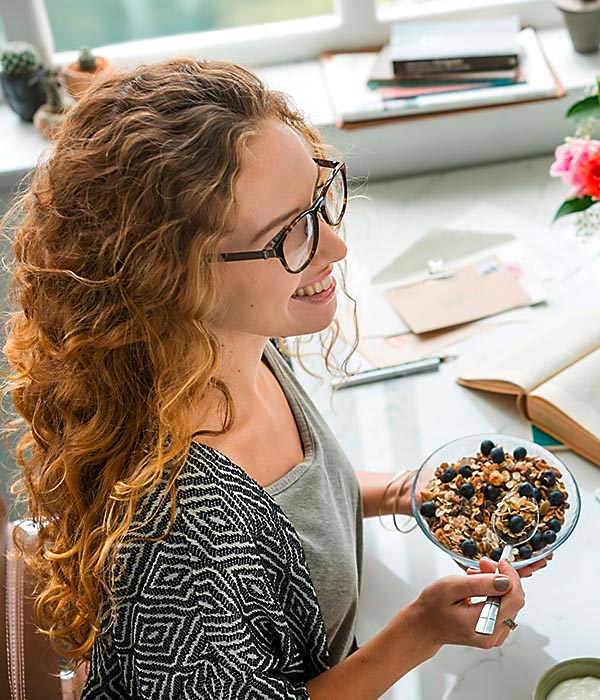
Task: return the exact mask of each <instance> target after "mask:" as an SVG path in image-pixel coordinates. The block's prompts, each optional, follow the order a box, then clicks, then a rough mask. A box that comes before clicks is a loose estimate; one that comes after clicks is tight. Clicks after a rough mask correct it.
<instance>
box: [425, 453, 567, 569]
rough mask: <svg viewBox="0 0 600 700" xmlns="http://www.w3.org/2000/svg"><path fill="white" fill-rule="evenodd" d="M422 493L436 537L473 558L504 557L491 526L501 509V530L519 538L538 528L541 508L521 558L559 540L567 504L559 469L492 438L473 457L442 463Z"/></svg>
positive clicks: (517, 552) (519, 551) (521, 548)
mask: <svg viewBox="0 0 600 700" xmlns="http://www.w3.org/2000/svg"><path fill="white" fill-rule="evenodd" d="M420 495H421V507H420V512H421V515H422V516H423V518H424V519H425V520H426V522H427V524H428V525H429V529H430V531H431V533H432V534H433V536H434V537H435V538H436V539H437V540H438V541H439V542H440V544H442V545H443V546H444V547H446V549H449V550H451V551H452V552H455V553H456V554H460V555H461V556H465V557H468V558H470V559H475V560H477V559H480V558H481V557H483V556H486V557H489V558H491V559H493V560H495V561H497V560H498V559H499V558H500V555H501V553H502V543H501V542H500V540H499V539H498V537H497V535H496V533H495V532H494V530H493V527H492V517H493V515H494V513H495V512H496V511H497V510H498V511H499V514H498V517H497V519H496V527H497V528H499V530H498V531H499V532H502V529H503V528H504V529H505V531H506V532H508V533H509V534H511V535H512V536H513V538H517V539H523V537H522V535H523V532H527V530H528V529H529V531H530V530H531V528H532V523H533V527H534V526H535V521H536V520H537V517H538V512H539V523H538V527H537V531H536V532H535V534H534V535H533V537H531V539H530V540H529V541H528V542H527V543H525V544H522V545H520V546H518V547H515V549H514V551H513V557H514V559H515V560H517V561H518V560H525V559H529V558H530V557H531V556H532V555H533V554H534V553H536V554H537V553H539V552H541V551H542V550H544V548H546V547H548V546H549V545H551V544H552V543H553V542H555V541H556V537H557V533H558V532H559V531H560V529H561V528H562V526H563V525H564V522H565V512H566V510H567V508H569V501H568V498H569V496H568V493H567V491H566V488H565V485H564V483H563V481H562V473H561V472H560V471H559V470H558V469H557V468H556V467H553V466H550V465H549V464H548V463H547V462H546V461H545V460H544V459H543V458H542V457H537V456H532V457H529V456H528V455H527V451H526V450H525V448H524V447H517V448H516V449H515V450H514V452H513V454H510V453H507V452H505V451H504V449H503V448H502V447H501V446H498V447H497V446H495V445H494V444H493V443H492V442H491V441H490V440H484V441H483V443H482V444H481V447H480V451H479V452H478V453H477V454H476V455H475V456H473V457H464V458H462V459H460V460H459V461H457V462H456V463H452V464H448V463H446V462H444V463H443V464H440V466H439V467H438V468H437V469H436V470H435V473H434V476H433V478H432V479H431V480H430V481H429V483H428V484H427V485H426V487H425V488H424V489H422V490H421V493H420ZM503 513H504V515H503ZM521 521H522V523H521ZM528 534H529V533H528Z"/></svg>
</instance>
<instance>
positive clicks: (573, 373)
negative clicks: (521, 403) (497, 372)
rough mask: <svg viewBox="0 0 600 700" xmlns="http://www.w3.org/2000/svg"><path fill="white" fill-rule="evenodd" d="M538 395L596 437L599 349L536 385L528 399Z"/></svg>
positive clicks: (599, 414)
mask: <svg viewBox="0 0 600 700" xmlns="http://www.w3.org/2000/svg"><path fill="white" fill-rule="evenodd" d="M538 398H539V399H543V400H545V401H547V402H548V403H550V404H552V405H554V406H556V408H558V409H560V410H561V411H562V412H563V413H565V414H566V415H567V416H568V417H569V418H570V419H571V420H572V421H574V422H575V423H578V424H579V425H580V426H581V427H582V428H583V429H584V430H587V431H588V432H589V433H591V434H592V435H594V436H596V437H597V438H598V439H599V440H600V349H598V350H595V351H594V352H592V353H590V354H589V355H587V356H586V357H584V358H583V359H582V360H580V361H579V362H577V363H575V364H574V365H571V366H570V367H568V368H567V369H566V370H564V372H561V373H560V374H557V375H556V376H555V377H552V379H550V380H549V381H547V382H545V383H544V384H542V385H541V386H538V387H537V388H536V389H535V391H534V392H532V393H531V394H530V395H529V397H528V401H529V400H532V399H538Z"/></svg>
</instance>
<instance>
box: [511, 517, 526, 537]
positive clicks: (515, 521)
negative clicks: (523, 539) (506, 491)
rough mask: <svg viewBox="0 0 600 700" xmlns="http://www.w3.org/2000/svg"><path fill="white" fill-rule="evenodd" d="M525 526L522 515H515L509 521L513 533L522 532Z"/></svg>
mask: <svg viewBox="0 0 600 700" xmlns="http://www.w3.org/2000/svg"><path fill="white" fill-rule="evenodd" d="M524 527H525V521H524V520H523V518H522V516H520V515H513V516H511V518H510V520H509V521H508V529H509V530H510V531H511V532H513V533H516V532H521V530H522V529H523V528H524Z"/></svg>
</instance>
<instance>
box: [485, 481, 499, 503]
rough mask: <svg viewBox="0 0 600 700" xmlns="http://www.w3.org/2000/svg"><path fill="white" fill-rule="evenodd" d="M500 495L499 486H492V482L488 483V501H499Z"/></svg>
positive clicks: (486, 490)
mask: <svg viewBox="0 0 600 700" xmlns="http://www.w3.org/2000/svg"><path fill="white" fill-rule="evenodd" d="M499 496H500V489H499V488H498V487H497V486H492V485H491V484H488V485H487V486H486V487H485V497H486V498H487V499H488V501H497V500H498V497H499Z"/></svg>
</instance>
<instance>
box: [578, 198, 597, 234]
mask: <svg viewBox="0 0 600 700" xmlns="http://www.w3.org/2000/svg"><path fill="white" fill-rule="evenodd" d="M599 233H600V207H598V206H597V205H593V206H591V207H590V208H589V209H586V210H585V211H580V212H578V213H577V214H575V235H576V236H577V237H578V238H592V237H593V236H596V235H598V234H599Z"/></svg>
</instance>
